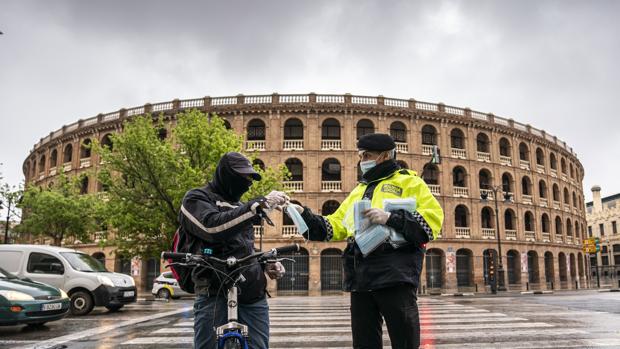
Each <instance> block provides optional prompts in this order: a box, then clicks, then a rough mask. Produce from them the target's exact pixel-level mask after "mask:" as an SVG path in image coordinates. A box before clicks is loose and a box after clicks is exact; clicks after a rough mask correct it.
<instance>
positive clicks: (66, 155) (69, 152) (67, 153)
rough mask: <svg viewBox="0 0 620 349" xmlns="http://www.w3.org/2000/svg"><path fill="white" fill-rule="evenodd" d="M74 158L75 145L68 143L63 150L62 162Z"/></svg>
mask: <svg viewBox="0 0 620 349" xmlns="http://www.w3.org/2000/svg"><path fill="white" fill-rule="evenodd" d="M71 160H73V146H72V145H71V144H67V145H66V146H65V150H64V151H63V156H62V162H63V163H67V162H71Z"/></svg>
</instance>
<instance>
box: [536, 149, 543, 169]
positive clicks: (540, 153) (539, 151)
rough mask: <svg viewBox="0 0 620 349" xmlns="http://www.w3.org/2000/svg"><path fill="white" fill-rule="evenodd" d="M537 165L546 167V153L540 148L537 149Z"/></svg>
mask: <svg viewBox="0 0 620 349" xmlns="http://www.w3.org/2000/svg"><path fill="white" fill-rule="evenodd" d="M536 164H537V165H540V166H545V153H544V152H543V150H542V149H540V148H536Z"/></svg>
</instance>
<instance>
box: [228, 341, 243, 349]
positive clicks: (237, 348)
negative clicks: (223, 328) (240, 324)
mask: <svg viewBox="0 0 620 349" xmlns="http://www.w3.org/2000/svg"><path fill="white" fill-rule="evenodd" d="M224 349H242V348H241V342H240V341H239V339H237V338H230V339H228V340H227V341H226V342H224Z"/></svg>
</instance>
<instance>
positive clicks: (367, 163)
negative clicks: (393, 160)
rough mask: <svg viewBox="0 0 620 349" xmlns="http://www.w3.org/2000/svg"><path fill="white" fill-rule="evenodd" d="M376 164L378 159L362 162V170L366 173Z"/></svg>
mask: <svg viewBox="0 0 620 349" xmlns="http://www.w3.org/2000/svg"><path fill="white" fill-rule="evenodd" d="M375 166H377V161H376V160H368V161H362V162H360V170H362V174H366V172H368V171H370V170H371V169H372V168H373V167H375Z"/></svg>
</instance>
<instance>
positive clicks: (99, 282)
mask: <svg viewBox="0 0 620 349" xmlns="http://www.w3.org/2000/svg"><path fill="white" fill-rule="evenodd" d="M0 267H1V268H3V269H5V270H6V271H8V272H10V273H13V274H15V275H17V276H18V277H20V278H29V279H31V280H34V281H38V282H42V283H46V284H50V285H52V286H55V287H58V288H60V289H62V290H64V291H65V292H67V294H68V295H69V297H70V298H71V313H72V314H74V315H86V314H88V313H90V311H91V310H92V309H93V307H94V306H105V307H106V308H108V309H109V310H110V311H116V310H118V309H120V308H122V307H123V305H125V304H127V303H132V302H135V301H136V296H137V294H136V285H135V282H134V281H133V278H132V277H131V276H129V275H125V274H119V273H112V272H109V271H107V270H106V269H105V267H104V266H103V265H102V264H101V263H100V262H99V261H98V260H96V259H95V258H93V257H91V256H89V255H88V254H86V253H83V252H80V251H76V250H72V249H68V248H63V247H56V246H46V245H0Z"/></svg>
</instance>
